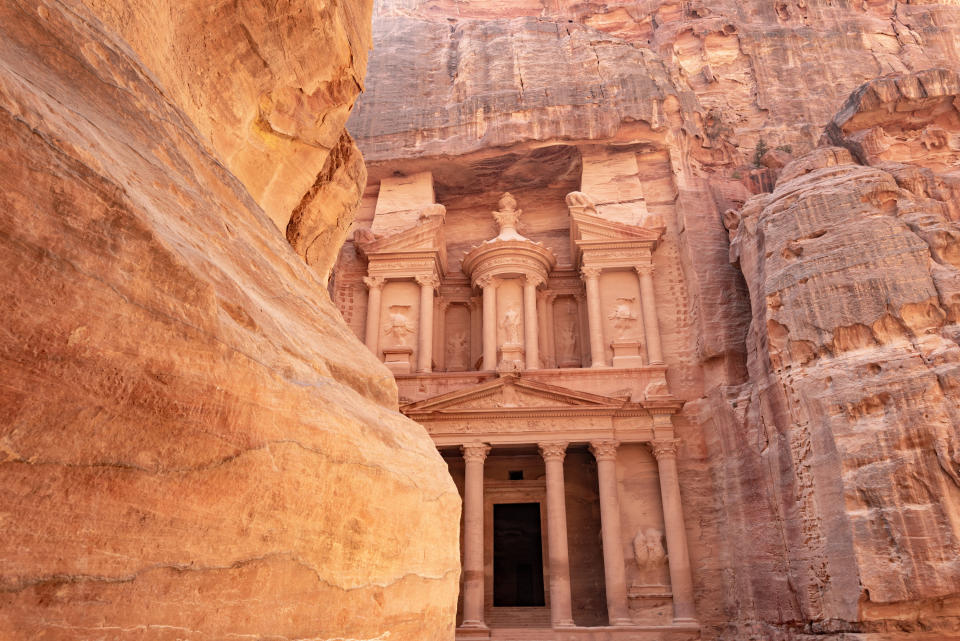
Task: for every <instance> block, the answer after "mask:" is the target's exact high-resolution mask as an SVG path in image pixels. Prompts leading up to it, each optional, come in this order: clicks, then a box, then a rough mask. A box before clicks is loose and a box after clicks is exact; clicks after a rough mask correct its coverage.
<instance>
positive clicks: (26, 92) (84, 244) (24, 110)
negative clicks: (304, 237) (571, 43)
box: [0, 1, 459, 641]
mask: <svg viewBox="0 0 960 641" xmlns="http://www.w3.org/2000/svg"><path fill="white" fill-rule="evenodd" d="M197 7H199V4H197ZM101 9H102V8H98V11H100V10H101ZM154 9H157V11H158V12H159V13H161V14H163V11H162V10H161V9H160V8H159V7H154ZM231 11H233V10H231ZM226 13H227V14H229V15H233V14H232V13H231V12H226ZM360 13H361V15H362V12H360ZM174 14H175V12H171V13H169V15H170V16H173V15H174ZM101 15H104V14H101ZM144 15H146V14H143V13H142V12H141V13H138V10H135V8H131V9H130V12H129V13H124V14H121V15H120V16H119V17H117V16H114V18H116V19H117V20H121V21H123V20H128V19H134V18H136V17H142V16H144ZM164 15H167V14H164ZM283 15H284V16H287V14H286V13H284V14H283ZM108 17H109V16H108ZM185 17H186V18H187V19H189V18H190V15H189V14H188V15H187V16H185ZM206 17H207V18H208V19H207V20H205V21H203V22H202V24H203V25H206V26H211V25H217V24H221V23H218V22H217V20H216V16H214V15H208V16H206ZM288 17H289V16H288ZM224 20H227V21H228V22H229V17H225V18H224ZM264 20H265V19H264V17H263V16H260V17H256V16H254V17H251V18H249V20H247V21H246V24H247V26H248V27H250V28H253V27H254V26H256V25H260V26H262V27H263V28H264V29H268V30H273V29H277V28H278V26H276V25H274V26H271V25H269V24H268V23H267V22H265V21H264ZM318 20H320V22H319V23H317V22H314V23H313V24H315V25H317V26H319V27H321V28H322V27H323V25H324V24H327V23H325V22H324V21H325V20H326V18H322V17H321V18H318ZM110 21H111V20H108V21H107V22H110ZM126 26H130V27H133V25H126ZM197 26H200V25H197ZM221 26H223V25H222V24H221ZM341 26H343V25H341ZM154 27H157V30H156V31H152V29H153V28H154ZM354 28H356V29H358V30H360V31H363V30H364V29H365V27H363V26H362V25H354ZM144 29H145V30H146V27H144ZM150 29H151V30H147V31H149V33H150V34H151V38H153V37H157V38H158V39H159V40H163V39H165V37H169V38H174V37H175V36H176V35H178V34H176V33H175V32H174V31H173V30H171V29H168V28H167V27H165V26H164V23H160V24H159V26H158V25H157V24H153V25H152V26H151V27H150ZM237 29H238V31H237V35H238V37H241V38H242V29H239V27H237ZM147 31H145V32H144V34H145V33H146V32H147ZM278 33H287V32H286V31H285V30H283V29H281V30H280V31H279V32H278ZM144 34H141V35H144ZM301 35H302V34H301ZM127 37H128V38H130V39H131V43H132V44H133V45H134V46H133V49H131V47H130V46H128V45H127V44H125V43H124V42H123V41H122V40H120V39H118V38H117V36H115V35H114V34H113V33H112V32H111V31H109V30H108V28H107V27H105V26H104V25H103V23H101V22H100V21H99V20H98V18H97V13H94V12H91V11H88V10H87V9H86V8H85V7H84V6H83V5H81V4H73V3H71V4H64V3H60V2H53V1H51V2H46V1H44V2H40V3H22V2H16V1H10V2H4V3H0V140H2V141H3V144H2V145H0V218H2V225H0V227H2V230H3V231H2V232H0V264H2V266H3V271H4V275H5V276H4V279H3V283H2V284H0V300H2V301H3V305H2V309H3V332H2V337H0V444H2V445H0V487H2V488H3V491H2V492H0V515H2V517H0V518H2V522H3V525H2V528H0V531H2V534H0V539H2V550H3V552H2V553H0V584H2V590H0V638H3V639H41V638H43V639H77V640H81V639H94V638H97V639H100V638H109V639H170V640H173V639H185V638H189V639H193V640H211V641H213V640H220V639H227V638H240V637H243V638H261V639H280V638H284V639H286V638H289V639H293V638H298V639H306V638H311V639H314V638H322V639H328V638H350V639H386V638H389V639H391V641H396V640H400V639H405V640H409V641H414V640H416V641H423V640H425V639H431V640H440V639H449V638H450V636H451V630H452V626H453V616H454V608H455V602H456V589H457V577H458V561H457V557H456V549H457V548H456V546H457V531H458V529H457V519H458V514H459V499H458V497H457V495H456V493H455V489H454V485H453V483H452V482H451V479H450V477H449V475H448V473H447V471H446V467H445V465H444V464H443V463H442V461H441V459H440V457H439V456H438V454H437V452H436V450H435V449H434V448H433V446H432V444H431V442H430V440H429V439H428V438H427V436H426V434H425V433H424V431H423V429H422V428H421V427H420V426H418V425H416V424H414V423H413V422H412V421H410V420H407V419H405V418H404V417H402V416H401V415H400V414H398V413H397V411H396V408H397V392H396V386H395V384H394V382H393V380H392V378H391V377H390V375H389V373H388V372H387V370H386V368H384V367H383V366H382V365H381V364H379V363H377V362H376V360H375V359H374V358H373V357H372V356H370V355H369V354H367V353H366V352H364V351H363V349H362V346H361V345H360V343H359V342H358V341H357V340H356V339H355V338H354V337H353V336H352V335H351V334H350V333H349V331H348V330H347V328H346V327H345V326H344V325H343V323H342V321H341V319H340V316H339V314H338V313H337V312H336V310H335V309H334V307H333V306H332V304H331V303H330V300H329V298H328V296H327V294H326V291H325V286H324V283H323V280H322V279H321V278H319V277H318V276H317V275H316V274H315V273H314V271H313V270H311V268H309V267H308V266H307V265H305V264H304V262H303V260H302V258H301V257H300V256H298V255H297V254H296V253H294V251H292V250H291V247H290V245H289V244H288V242H287V241H286V240H285V239H284V237H283V234H282V232H281V231H279V230H278V229H277V226H276V225H275V224H274V223H273V222H272V221H271V218H270V216H268V215H267V214H266V213H264V211H263V210H262V209H261V208H260V207H259V206H258V205H257V204H256V202H255V200H254V198H252V197H251V195H250V193H249V192H248V190H247V188H246V187H245V185H244V184H243V183H241V182H240V181H239V180H238V179H237V178H236V177H235V176H234V175H232V174H231V173H230V172H229V171H228V170H227V169H226V168H225V166H224V164H223V163H221V161H220V159H225V158H226V155H225V153H224V152H225V148H224V147H217V146H216V145H214V146H212V147H211V146H208V144H207V143H208V141H207V140H206V139H205V138H204V136H203V133H210V132H211V131H213V130H215V129H218V128H219V127H220V126H219V125H217V124H215V123H216V122H217V119H218V118H219V116H220V114H218V113H217V110H216V109H215V108H210V105H204V104H202V103H203V102H204V100H200V101H199V102H198V103H195V104H193V105H191V106H190V108H186V107H185V108H184V109H183V110H181V108H180V106H181V105H179V104H178V103H179V101H180V99H181V98H183V94H182V93H181V92H182V91H186V90H187V89H188V88H189V87H190V78H185V82H184V83H183V84H180V85H177V84H176V83H171V84H170V85H169V89H168V88H167V85H166V84H165V83H163V82H162V81H160V80H158V77H157V76H154V75H152V72H151V67H150V66H148V63H149V65H158V66H160V65H159V62H158V61H157V60H156V59H155V58H154V59H151V56H150V55H149V54H150V48H151V47H153V46H157V47H160V49H163V47H162V46H161V45H155V44H154V43H155V41H154V40H152V39H151V40H147V39H146V36H145V35H144V39H142V40H139V41H138V40H136V38H138V36H137V34H136V33H134V32H133V31H130V32H128V33H127ZM298 37H300V36H298ZM219 42H220V45H219V46H227V45H228V44H230V42H231V40H230V39H226V40H221V41H219ZM301 44H302V43H301ZM207 46H210V47H211V51H212V50H215V49H216V48H217V46H216V45H215V44H214V43H213V42H208V43H207ZM278 46H279V48H278V49H276V50H272V51H269V52H265V54H264V55H269V56H278V57H282V55H283V51H284V47H283V46H282V44H278ZM138 48H139V49H140V50H141V52H142V55H143V57H142V58H141V57H138V55H137V54H135V53H134V50H137V49H138ZM163 50H164V51H165V49H163ZM156 52H157V51H154V53H156ZM341 53H342V54H343V55H347V54H346V52H341ZM338 55H340V54H338ZM180 62H182V63H184V65H186V63H187V62H188V61H187V60H181V61H180ZM202 62H203V63H204V64H205V65H206V66H205V68H204V69H203V70H200V69H197V72H198V73H200V74H201V75H203V78H204V80H205V83H204V84H203V88H204V90H209V91H213V90H214V89H215V88H218V89H217V90H218V91H220V92H222V93H223V94H224V96H228V94H229V93H230V90H229V87H230V86H239V85H243V84H244V82H246V80H245V78H247V77H248V74H249V73H251V72H250V71H248V69H247V67H248V66H250V65H253V67H254V69H256V68H257V66H258V65H260V64H261V63H260V62H258V61H257V60H249V61H248V63H249V64H244V65H237V66H234V59H233V58H231V57H229V56H228V57H226V58H224V59H222V60H213V59H209V60H204V61H202ZM193 63H195V64H199V59H194V60H193ZM221 63H222V64H223V66H222V67H220V66H216V65H219V64H221ZM311 64H314V65H317V68H318V69H322V70H326V71H329V72H330V73H331V74H332V77H331V78H330V81H331V82H334V83H337V82H347V83H350V84H352V83H353V81H352V80H351V79H350V78H349V77H348V76H347V77H344V76H342V75H341V70H340V69H338V67H337V66H336V65H335V64H332V65H331V66H330V67H324V66H323V65H325V64H326V63H325V62H324V61H317V60H313V61H312V63H311ZM187 66H188V65H187ZM154 70H155V71H157V72H158V73H161V74H163V75H164V76H165V77H166V78H167V79H168V80H169V79H170V78H171V76H172V75H173V74H175V73H176V70H175V69H157V68H155V69H154ZM215 70H216V72H215ZM217 78H219V80H218V79H217ZM218 82H220V83H221V84H219V85H218V84H217V83H218ZM168 91H169V93H167V92H168ZM231 99H233V98H231ZM207 108H209V110H205V109H207ZM271 113H273V112H271ZM196 114H204V115H205V116H206V118H207V120H205V121H203V122H201V123H199V124H200V127H199V128H198V127H197V126H195V124H194V122H192V121H191V116H195V115H196ZM344 116H345V114H344ZM271 117H272V116H271ZM201 120H202V119H201ZM341 122H342V119H341ZM228 129H229V128H223V129H222V132H223V133H225V134H226V133H229V136H228V137H229V138H230V139H231V140H234V142H235V144H236V149H237V150H239V149H241V148H242V147H243V143H242V141H243V140H244V139H245V136H243V135H240V132H238V131H236V130H232V131H228ZM334 129H337V127H335V128H334ZM329 136H330V137H329V140H331V141H334V142H335V141H336V140H338V139H339V136H340V133H339V131H331V132H330V133H329ZM326 139H327V138H324V140H326ZM221 142H222V141H221ZM250 153H251V154H254V155H256V154H255V153H254V152H253V151H251V152H250ZM276 153H277V156H275V158H276V159H280V158H281V157H283V153H282V152H280V151H277V152H276ZM350 153H352V152H349V151H347V152H346V154H347V155H348V156H349V155H350ZM241 155H242V154H241ZM289 162H292V163H295V162H297V161H296V160H293V159H289ZM227 164H229V163H227ZM240 173H242V172H240ZM334 173H335V172H334ZM358 175H359V174H358ZM358 179H359V178H358ZM324 189H327V190H329V189H331V188H330V187H325V186H324V185H320V189H319V191H320V192H322V191H323V190H324ZM254 191H255V190H254ZM262 193H265V192H262ZM345 200H349V199H345Z"/></svg>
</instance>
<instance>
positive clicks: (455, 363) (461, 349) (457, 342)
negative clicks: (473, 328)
mask: <svg viewBox="0 0 960 641" xmlns="http://www.w3.org/2000/svg"><path fill="white" fill-rule="evenodd" d="M468 352H469V350H468V348H467V337H466V336H465V335H464V334H463V333H462V332H461V333H457V334H455V335H454V336H453V337H452V338H451V339H450V366H451V367H462V368H466V366H467V360H468V358H469V357H470V354H469V353H468Z"/></svg>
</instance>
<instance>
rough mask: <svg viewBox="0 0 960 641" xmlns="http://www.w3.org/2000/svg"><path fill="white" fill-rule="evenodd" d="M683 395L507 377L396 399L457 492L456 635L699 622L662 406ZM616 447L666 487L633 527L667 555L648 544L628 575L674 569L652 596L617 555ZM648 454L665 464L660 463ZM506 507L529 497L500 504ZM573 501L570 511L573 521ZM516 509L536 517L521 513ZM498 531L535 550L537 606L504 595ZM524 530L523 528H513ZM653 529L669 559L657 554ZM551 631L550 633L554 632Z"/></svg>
mask: <svg viewBox="0 0 960 641" xmlns="http://www.w3.org/2000/svg"><path fill="white" fill-rule="evenodd" d="M680 405H681V404H680V403H679V402H676V401H641V402H632V401H630V400H629V399H624V398H612V397H606V396H600V395H595V394H589V393H585V392H578V391H574V390H570V389H567V388H563V387H559V386H555V385H549V384H546V383H542V382H538V381H534V380H528V379H526V378H524V376H523V375H522V374H508V375H504V376H501V377H500V378H497V379H495V380H492V381H490V382H487V383H482V384H479V385H476V386H473V387H469V388H465V389H460V390H457V391H455V392H451V393H448V394H443V395H440V396H436V397H433V398H428V399H424V400H421V401H418V402H415V403H409V404H407V405H404V406H403V407H401V410H402V411H403V412H404V413H405V414H407V415H408V416H410V417H411V418H413V419H414V420H416V421H418V422H420V423H421V424H423V425H424V426H425V427H426V428H427V429H428V431H429V432H430V433H431V435H432V437H433V438H434V441H435V442H436V443H437V447H438V448H439V449H440V451H441V453H442V454H443V455H444V457H445V458H446V459H447V460H448V463H449V464H450V467H451V474H452V475H453V477H454V479H455V480H456V481H457V482H458V485H459V486H460V487H461V491H462V495H463V500H464V504H463V514H464V521H463V548H462V550H463V593H462V597H463V598H462V608H461V618H460V624H459V628H458V638H476V637H477V636H480V637H484V638H485V637H487V636H490V635H491V634H493V636H494V638H496V634H495V631H496V629H498V628H500V629H512V628H515V627H523V628H530V627H536V628H542V629H544V630H545V631H546V630H549V631H550V632H549V635H553V634H554V633H557V634H560V633H564V634H567V635H568V636H557V637H555V638H571V639H572V638H580V637H583V638H590V636H589V634H591V631H593V632H592V633H596V632H598V630H600V629H604V630H606V633H610V634H613V635H614V636H607V637H605V638H620V636H619V635H626V632H625V631H626V630H630V631H631V634H633V636H630V637H627V636H623V638H631V639H636V638H642V637H638V636H636V635H637V634H639V633H642V632H644V631H647V632H650V633H651V634H653V633H654V632H655V631H659V632H663V631H664V630H666V631H670V632H678V633H679V632H685V631H686V632H689V630H691V629H696V622H695V621H694V620H693V619H692V617H690V616H688V612H689V611H688V610H687V607H688V604H692V602H693V594H692V583H691V582H690V580H689V571H690V570H689V559H688V558H687V552H686V535H685V532H684V531H683V528H682V522H679V521H677V520H676V518H675V515H681V519H682V506H681V505H680V495H679V493H677V492H673V491H672V489H673V488H674V487H676V486H675V485H674V483H675V473H676V472H675V470H676V468H675V466H674V465H672V464H670V463H669V462H668V459H667V458H664V457H667V456H668V453H669V452H671V451H673V450H672V448H673V446H674V444H675V439H674V434H673V428H672V424H671V422H670V417H671V416H672V415H673V414H674V413H675V412H677V411H678V410H679V409H680ZM624 450H629V452H628V455H629V459H630V462H631V464H635V461H648V462H649V464H650V467H651V468H652V470H653V471H655V472H656V473H657V474H658V478H657V479H656V480H657V481H658V482H657V485H658V486H659V487H660V488H662V489H661V491H660V499H661V501H662V505H663V511H662V514H654V513H652V512H651V513H650V514H649V516H648V517H647V518H646V521H647V522H646V523H645V524H644V526H643V527H641V528H640V530H641V532H640V536H642V537H646V536H647V535H648V534H650V533H651V532H656V534H653V535H651V541H650V542H649V547H650V548H652V549H654V550H656V549H660V550H661V552H660V554H659V555H657V554H656V553H654V554H653V555H652V556H651V555H650V554H647V555H646V556H645V557H644V559H643V563H644V564H645V567H643V568H637V567H632V568H631V572H630V574H631V576H634V577H637V576H640V574H641V571H642V572H647V573H648V575H649V576H653V575H655V574H656V573H657V572H658V571H659V566H660V565H661V564H662V566H663V570H664V571H665V572H664V575H661V576H664V578H665V574H666V571H669V576H670V582H669V585H666V582H665V581H664V584H663V585H661V586H659V592H657V593H655V594H653V593H651V594H637V592H638V590H640V591H641V592H642V591H643V590H642V589H641V588H640V586H639V585H638V584H637V581H636V580H634V581H633V583H632V584H631V583H628V580H627V574H628V573H627V566H628V564H633V565H636V564H637V563H638V561H637V560H636V558H634V559H629V558H627V556H626V555H625V551H626V550H628V549H629V548H630V547H631V543H635V542H634V541H633V539H634V538H635V537H633V536H632V533H631V531H630V528H627V527H625V526H626V524H625V523H623V521H622V518H621V517H622V513H623V508H622V503H621V497H620V489H619V488H620V486H621V485H622V483H621V482H620V481H618V474H619V475H620V476H622V473H623V470H622V469H621V468H622V466H618V456H619V455H620V453H621V451H624ZM654 456H655V457H656V459H655V460H656V461H660V460H663V461H664V464H658V463H656V462H654ZM568 483H569V486H568ZM631 500H632V497H631ZM508 505H512V506H527V507H524V508H522V509H521V508H519V507H515V508H512V509H510V510H507V509H503V508H501V507H499V506H508ZM568 506H570V509H572V510H573V511H574V512H575V515H574V516H575V519H574V520H573V521H571V520H570V519H568V514H567V511H568ZM524 513H526V514H528V515H532V516H528V517H526V520H525V521H524V520H523V518H524V517H523V514H524ZM498 514H502V516H498ZM533 521H536V522H533ZM571 523H573V524H574V525H573V527H572V529H571ZM678 523H679V524H680V527H672V526H676V525H677V524H678ZM502 530H510V531H512V532H513V533H514V535H515V536H514V539H513V543H512V544H511V546H512V547H514V548H522V549H524V550H533V551H535V552H536V554H534V553H533V552H530V553H527V558H526V559H524V560H523V563H522V564H523V566H524V567H523V569H522V570H521V572H520V574H522V575H523V578H522V579H516V580H518V581H521V580H522V581H523V585H524V586H532V587H530V588H528V589H527V590H526V591H527V592H528V593H533V594H535V595H536V594H541V593H542V594H543V600H542V603H541V602H539V601H537V602H536V604H533V605H531V604H528V603H524V604H522V605H517V604H515V603H514V602H512V601H510V600H509V598H507V599H504V598H502V594H500V592H503V590H501V588H500V587H499V586H500V585H501V584H502V582H503V581H502V577H499V576H498V572H501V573H505V574H510V573H513V574H510V576H511V577H513V576H514V574H517V570H516V569H515V568H512V566H511V565H510V560H509V559H507V560H504V555H503V554H501V553H500V551H498V541H501V539H498V537H499V536H501V535H500V534H498V533H499V532H501V531H502ZM625 530H626V532H625ZM523 532H527V534H528V535H527V538H526V539H523V538H522V537H520V534H518V533H523ZM530 532H533V534H532V535H530ZM538 535H539V536H541V537H542V542H541V541H536V547H535V548H531V547H530V536H533V537H534V538H536V536H538ZM661 536H662V537H663V542H665V544H666V549H668V550H669V556H667V555H666V554H663V553H662V552H663V547H662V544H661ZM571 539H573V540H575V541H576V543H577V545H571V543H570V541H571ZM652 539H656V540H652ZM518 541H520V542H519V543H518ZM645 544H646V542H645ZM501 547H502V543H501ZM644 549H645V550H646V548H644ZM601 568H602V570H601ZM674 575H676V576H674ZM531 577H532V578H531ZM685 577H686V578H685ZM513 580H514V578H510V581H513ZM539 586H543V587H539ZM643 587H645V588H649V587H650V586H649V585H646V586H643ZM498 590H499V591H500V592H498ZM647 591H648V592H649V590H647ZM506 592H507V593H509V592H510V589H509V588H506ZM631 592H633V593H634V594H633V597H634V598H633V599H631V597H630V594H631ZM600 594H602V595H603V598H602V599H601V598H599V595H600ZM647 597H650V598H647ZM656 599H660V600H661V601H662V602H663V603H664V604H665V607H663V608H661V609H660V611H659V614H658V612H657V611H656V608H653V610H650V609H644V607H643V605H644V604H643V603H640V604H639V607H638V604H634V606H633V607H631V600H633V601H638V600H639V601H643V600H647V601H653V600H656ZM670 606H672V607H670ZM667 610H669V612H667ZM491 630H493V631H494V632H491ZM621 631H622V632H621ZM659 632H658V633H659ZM570 634H573V635H574V636H569V635H570ZM549 635H548V636H547V637H544V638H554V637H551V636H549ZM584 635H587V636H585V637H584ZM651 638H663V637H651Z"/></svg>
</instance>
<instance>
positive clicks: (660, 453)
mask: <svg viewBox="0 0 960 641" xmlns="http://www.w3.org/2000/svg"><path fill="white" fill-rule="evenodd" d="M652 446H653V453H654V455H655V456H656V457H657V469H658V470H659V474H660V496H661V500H662V501H663V523H664V526H665V528H666V535H667V560H668V563H669V565H670V587H671V591H672V592H673V618H674V621H675V622H677V623H690V622H692V621H694V620H695V618H696V610H695V609H694V601H693V579H692V578H691V576H690V553H689V551H688V550H687V532H686V529H685V528H684V525H683V506H682V504H681V501H680V479H679V477H678V475H677V448H676V443H675V441H666V442H663V443H657V442H654V443H653V444H652Z"/></svg>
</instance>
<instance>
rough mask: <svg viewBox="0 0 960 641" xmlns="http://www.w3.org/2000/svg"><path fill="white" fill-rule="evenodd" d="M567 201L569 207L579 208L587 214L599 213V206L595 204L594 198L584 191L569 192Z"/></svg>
mask: <svg viewBox="0 0 960 641" xmlns="http://www.w3.org/2000/svg"><path fill="white" fill-rule="evenodd" d="M566 201H567V207H569V208H571V209H573V208H577V209H579V210H581V211H582V212H583V213H585V214H593V215H594V216H596V215H597V206H596V205H595V204H594V202H593V199H592V198H590V196H588V195H586V194H585V193H583V192H582V191H571V192H570V193H569V194H567V198H566Z"/></svg>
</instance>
